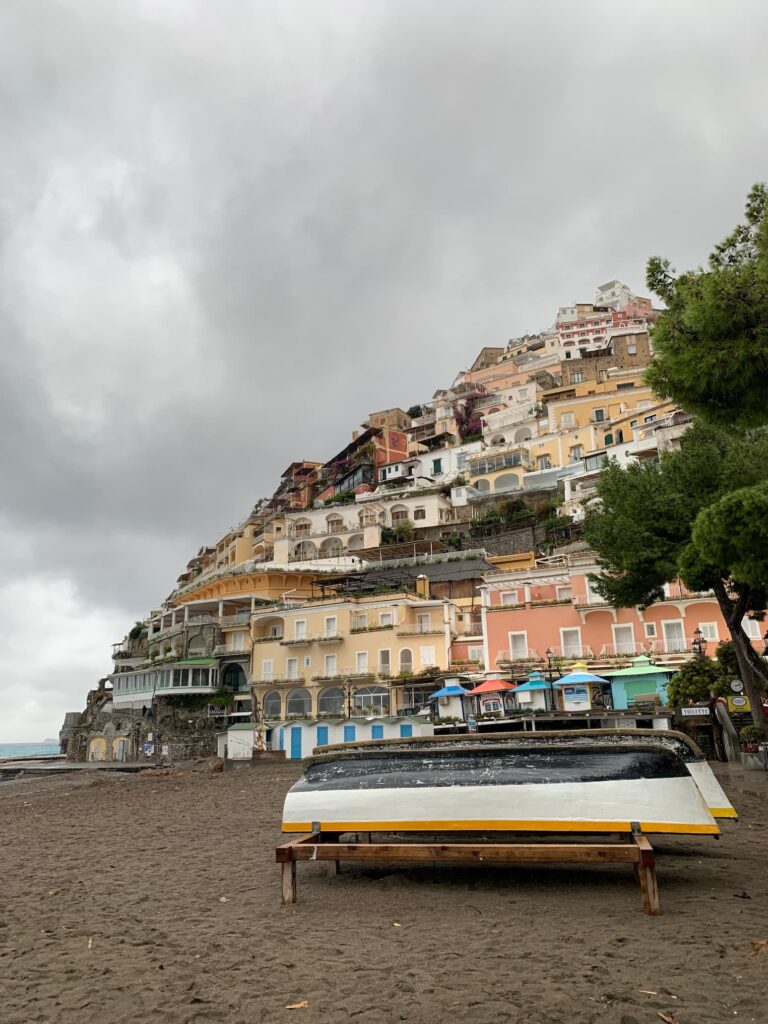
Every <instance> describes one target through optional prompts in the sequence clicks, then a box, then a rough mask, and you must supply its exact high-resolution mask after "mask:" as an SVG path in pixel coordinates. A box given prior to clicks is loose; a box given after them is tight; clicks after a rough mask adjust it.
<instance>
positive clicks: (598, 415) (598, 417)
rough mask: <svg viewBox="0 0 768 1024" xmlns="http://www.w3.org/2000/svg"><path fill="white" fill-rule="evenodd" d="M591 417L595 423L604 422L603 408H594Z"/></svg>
mask: <svg viewBox="0 0 768 1024" xmlns="http://www.w3.org/2000/svg"><path fill="white" fill-rule="evenodd" d="M592 419H593V420H594V421H595V423H605V409H595V411H594V412H593V413H592Z"/></svg>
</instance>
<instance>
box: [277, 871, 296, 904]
mask: <svg viewBox="0 0 768 1024" xmlns="http://www.w3.org/2000/svg"><path fill="white" fill-rule="evenodd" d="M280 875H281V883H282V903H283V906H285V904H286V903H295V902H296V861H295V860H291V861H288V862H287V863H285V862H283V863H282V864H281V865H280Z"/></svg>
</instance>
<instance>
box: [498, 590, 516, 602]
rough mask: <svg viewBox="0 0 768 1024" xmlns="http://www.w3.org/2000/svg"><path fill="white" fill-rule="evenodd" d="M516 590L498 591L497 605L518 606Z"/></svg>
mask: <svg viewBox="0 0 768 1024" xmlns="http://www.w3.org/2000/svg"><path fill="white" fill-rule="evenodd" d="M519 593H520V592H519V591H518V590H501V591H499V604H519V601H518V599H517V598H518V594H519Z"/></svg>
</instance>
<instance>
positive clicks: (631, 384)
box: [616, 380, 635, 391]
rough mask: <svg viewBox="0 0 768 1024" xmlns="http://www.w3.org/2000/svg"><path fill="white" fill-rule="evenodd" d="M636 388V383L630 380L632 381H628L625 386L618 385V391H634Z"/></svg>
mask: <svg viewBox="0 0 768 1024" xmlns="http://www.w3.org/2000/svg"><path fill="white" fill-rule="evenodd" d="M634 386H635V382H634V381H631V380H630V381H626V382H625V383H624V384H617V385H616V390H617V391H632V390H633V389H634Z"/></svg>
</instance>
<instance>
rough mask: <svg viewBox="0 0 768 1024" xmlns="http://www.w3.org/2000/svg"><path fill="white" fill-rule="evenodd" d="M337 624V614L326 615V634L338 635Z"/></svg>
mask: <svg viewBox="0 0 768 1024" xmlns="http://www.w3.org/2000/svg"><path fill="white" fill-rule="evenodd" d="M336 625H337V624H336V616H335V615H326V617H325V635H326V636H336V635H337V634H338V629H337V628H336Z"/></svg>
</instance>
